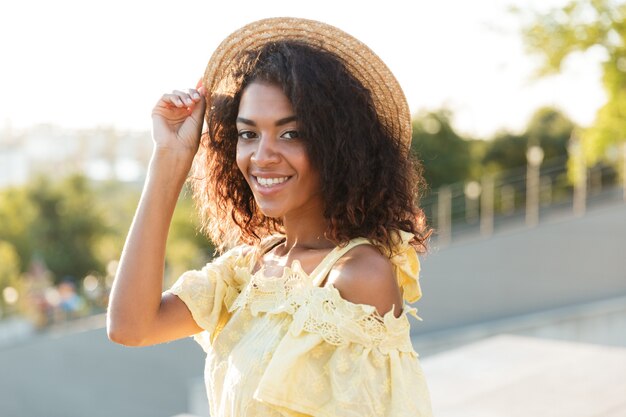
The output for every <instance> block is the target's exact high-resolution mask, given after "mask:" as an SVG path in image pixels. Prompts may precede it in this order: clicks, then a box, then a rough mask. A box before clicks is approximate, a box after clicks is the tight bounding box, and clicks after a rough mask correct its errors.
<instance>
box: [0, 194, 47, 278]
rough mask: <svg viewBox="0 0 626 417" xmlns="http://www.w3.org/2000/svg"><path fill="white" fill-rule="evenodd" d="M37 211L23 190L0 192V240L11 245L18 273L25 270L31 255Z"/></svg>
mask: <svg viewBox="0 0 626 417" xmlns="http://www.w3.org/2000/svg"><path fill="white" fill-rule="evenodd" d="M37 216H38V209H37V207H36V206H35V204H33V201H31V199H30V196H29V194H28V192H27V190H26V189H25V188H8V189H6V190H2V191H0V240H4V241H6V242H7V243H9V244H11V245H12V247H13V248H14V249H15V251H16V252H17V255H18V261H19V269H20V271H24V270H26V268H27V267H28V262H29V260H30V259H31V257H32V254H33V249H34V248H33V241H34V239H33V234H32V231H33V224H34V222H35V219H36V218H37Z"/></svg>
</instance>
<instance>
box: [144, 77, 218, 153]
mask: <svg viewBox="0 0 626 417" xmlns="http://www.w3.org/2000/svg"><path fill="white" fill-rule="evenodd" d="M204 92H205V91H204V87H200V88H199V89H198V90H196V89H189V90H187V91H179V90H175V91H173V92H172V93H170V94H164V95H163V96H162V97H161V98H160V99H159V101H158V102H157V104H156V105H155V106H154V109H153V110H152V139H153V141H154V144H155V147H156V149H157V150H159V151H168V152H172V153H175V154H177V155H185V156H189V157H191V158H193V156H194V155H195V154H196V152H197V151H198V144H199V143H200V135H201V134H202V121H203V117H204V111H205V108H206V102H205V99H204Z"/></svg>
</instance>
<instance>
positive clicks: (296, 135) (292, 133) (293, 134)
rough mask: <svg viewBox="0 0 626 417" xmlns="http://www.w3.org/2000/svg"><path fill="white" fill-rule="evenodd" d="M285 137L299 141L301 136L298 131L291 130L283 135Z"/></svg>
mask: <svg viewBox="0 0 626 417" xmlns="http://www.w3.org/2000/svg"><path fill="white" fill-rule="evenodd" d="M283 137H284V138H286V139H297V138H299V137H300V134H299V133H298V131H297V130H290V131H288V132H285V133H283Z"/></svg>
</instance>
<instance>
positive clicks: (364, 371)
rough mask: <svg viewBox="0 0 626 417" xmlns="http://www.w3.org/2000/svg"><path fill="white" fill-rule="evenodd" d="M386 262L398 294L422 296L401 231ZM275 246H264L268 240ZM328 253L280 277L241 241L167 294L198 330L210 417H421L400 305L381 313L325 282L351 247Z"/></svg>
mask: <svg viewBox="0 0 626 417" xmlns="http://www.w3.org/2000/svg"><path fill="white" fill-rule="evenodd" d="M398 236H399V239H398V244H397V245H396V248H395V250H394V252H393V253H391V254H390V255H389V256H390V259H391V262H392V263H393V265H394V269H395V272H396V276H397V278H398V283H399V284H400V286H401V287H402V289H403V295H404V299H405V300H406V301H408V302H413V301H416V300H417V299H418V298H419V297H420V296H421V292H420V287H419V282H418V275H419V260H418V258H417V253H416V252H415V251H414V250H413V249H412V248H411V247H410V245H409V244H408V241H409V240H410V239H411V237H412V235H411V234H409V233H405V232H400V233H399V235H398ZM275 242H276V240H275V239H274V241H273V242H266V244H267V245H265V247H268V246H272V245H273V243H275ZM361 244H370V242H369V241H368V240H366V239H362V238H359V239H354V240H352V241H350V243H349V244H348V245H347V246H345V247H337V248H335V249H333V250H332V251H331V252H330V253H329V254H328V255H327V256H326V257H325V258H324V260H323V261H322V262H321V263H320V264H319V265H318V266H317V267H316V268H315V270H314V271H313V272H312V273H311V274H307V273H306V272H305V271H304V270H303V269H302V267H301V265H300V263H299V262H298V261H294V262H293V264H292V265H291V267H285V269H284V273H283V275H282V276H281V277H268V276H265V275H264V270H263V268H261V269H260V270H259V271H257V272H256V273H254V274H252V270H253V268H254V266H255V264H256V262H257V261H258V259H259V256H260V253H261V251H260V250H256V251H255V250H250V249H251V248H250V247H249V246H238V247H236V248H234V249H232V250H230V251H228V252H226V253H225V254H224V255H222V256H221V257H219V258H217V259H216V260H214V261H213V262H211V263H210V264H207V265H206V266H205V267H204V268H203V269H202V270H201V271H189V272H186V273H184V274H183V275H182V276H181V277H180V278H179V279H178V280H177V281H176V282H175V283H174V285H173V286H172V287H171V288H170V289H169V290H167V292H170V293H172V294H176V295H177V296H178V297H179V298H180V299H181V300H182V301H183V302H184V303H185V304H186V305H187V307H188V308H189V310H190V311H191V314H192V315H193V317H194V319H195V321H196V322H197V323H198V325H199V326H201V327H202V328H203V329H204V331H202V332H201V333H198V334H196V335H194V336H193V337H194V339H195V340H196V341H197V342H198V343H199V344H200V345H201V346H202V348H203V349H204V351H205V352H206V353H207V357H206V365H205V370H204V378H205V382H206V389H207V395H208V399H209V404H210V410H211V416H212V417H253V416H254V417H256V416H259V417H261V416H262V417H273V416H277V417H278V416H280V417H296V416H298V417H303V416H315V417H367V416H376V417H380V416H393V417H402V416H407V417H409V416H410V417H426V416H431V415H432V412H431V406H430V397H429V394H428V389H427V386H426V382H425V379H424V375H423V373H422V369H421V366H420V364H419V360H418V354H417V353H416V352H415V351H414V349H413V346H412V345H411V339H410V334H409V332H410V323H409V320H408V317H407V315H408V314H411V315H413V316H414V317H416V318H418V319H419V317H418V316H417V314H416V311H417V310H416V309H415V308H413V307H411V306H409V305H408V304H405V305H404V308H403V312H402V315H401V316H400V317H399V318H396V317H395V316H394V314H393V308H392V309H391V310H390V311H389V312H387V313H386V314H385V315H384V316H382V317H381V316H380V314H378V312H377V311H376V309H375V308H374V307H373V306H370V305H366V304H354V303H351V302H349V301H347V300H345V299H343V298H341V295H340V294H339V291H337V289H336V288H334V287H333V286H332V285H328V286H325V287H320V286H319V285H320V284H321V283H322V282H323V280H324V278H325V276H326V275H327V274H328V272H329V270H330V268H331V267H332V265H333V264H334V263H335V262H336V261H337V260H338V259H339V258H340V257H341V256H342V255H343V254H345V253H346V252H347V251H348V250H350V249H351V248H353V247H354V246H356V245H361Z"/></svg>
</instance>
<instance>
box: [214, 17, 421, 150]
mask: <svg viewBox="0 0 626 417" xmlns="http://www.w3.org/2000/svg"><path fill="white" fill-rule="evenodd" d="M284 40H293V41H299V42H302V43H305V44H308V45H309V46H312V47H315V48H319V49H322V50H326V51H329V52H331V53H333V54H335V55H336V56H337V57H339V59H340V60H341V61H343V63H344V65H345V66H346V68H347V69H348V70H349V71H350V72H351V74H352V75H353V76H354V77H355V78H356V79H357V80H359V81H360V82H361V83H362V84H363V86H364V87H365V88H367V89H368V90H369V91H370V92H371V94H372V99H373V101H374V105H375V107H376V111H377V113H378V116H379V118H380V121H381V122H382V124H383V125H384V126H386V127H387V128H388V129H389V131H390V133H391V134H392V135H393V136H394V137H396V138H399V139H401V140H402V142H404V143H405V144H406V145H407V147H408V146H409V145H410V143H411V114H410V112H409V106H408V104H407V101H406V98H405V96H404V93H403V92H402V88H400V84H398V81H397V80H396V78H395V77H394V76H393V74H392V73H391V71H390V70H389V68H387V66H386V65H385V64H384V62H383V61H382V60H381V59H380V58H379V57H378V56H377V55H376V54H375V53H374V52H373V51H372V50H371V49H370V48H368V47H367V46H366V45H365V44H364V43H362V42H361V41H359V40H358V39H356V38H354V37H353V36H351V35H349V34H347V33H345V32H344V31H342V30H340V29H337V28H336V27H334V26H331V25H328V24H326V23H322V22H317V21H314V20H307V19H300V18H293V17H276V18H269V19H263V20H258V21H256V22H252V23H250V24H248V25H246V26H244V27H242V28H240V29H238V30H236V31H235V32H233V33H232V34H230V35H229V36H228V37H227V38H226V39H224V40H223V41H222V43H221V44H220V45H219V46H218V47H217V49H216V50H215V52H214V53H213V55H212V56H211V59H210V60H209V63H208V64H207V67H206V71H205V72H204V78H203V84H204V86H205V88H206V89H207V95H208V97H211V96H212V94H215V93H224V91H222V90H223V85H222V84H223V83H222V82H223V81H224V79H225V78H226V77H227V76H228V69H229V66H230V64H231V62H232V61H233V60H234V59H235V58H236V57H237V56H238V54H239V53H240V52H241V51H245V50H255V49H259V48H261V47H262V46H263V45H265V44H267V43H269V42H276V41H284ZM207 112H208V108H207ZM207 114H208V113H207Z"/></svg>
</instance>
